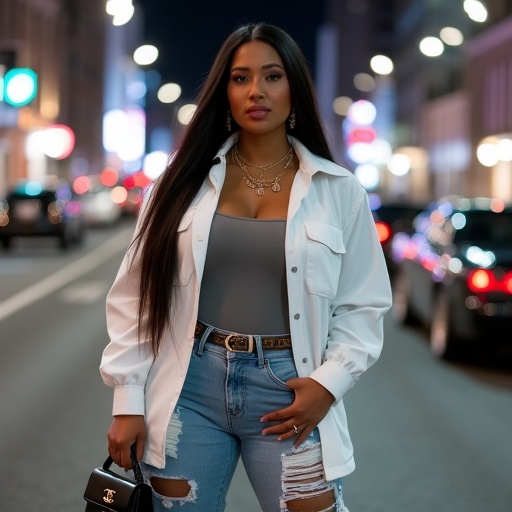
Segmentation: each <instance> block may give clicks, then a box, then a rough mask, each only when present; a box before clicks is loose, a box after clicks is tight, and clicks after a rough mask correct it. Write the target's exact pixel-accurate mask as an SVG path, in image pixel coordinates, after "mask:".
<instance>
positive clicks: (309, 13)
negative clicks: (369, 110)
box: [137, 0, 324, 99]
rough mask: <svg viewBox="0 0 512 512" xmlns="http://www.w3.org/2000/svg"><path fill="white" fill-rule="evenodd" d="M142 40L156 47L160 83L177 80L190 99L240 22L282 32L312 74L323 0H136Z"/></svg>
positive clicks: (183, 93)
mask: <svg viewBox="0 0 512 512" xmlns="http://www.w3.org/2000/svg"><path fill="white" fill-rule="evenodd" d="M137 3H138V5H140V6H142V8H143V9H144V18H145V23H144V25H145V39H144V43H145V44H153V45H155V46H156V47H157V48H158V49H159V57H158V60H157V62H155V64H154V65H153V67H154V68H155V69H157V70H158V71H159V72H160V74H161V76H162V83H165V82H176V83H178V84H179V85H180V86H181V87H182V98H183V97H186V98H190V99H192V98H194V97H195V95H196V93H197V90H198V88H199V86H200V84H201V82H202V80H203V79H204V78H205V76H206V74H207V73H208V71H209V68H210V66H211V65H212V63H213V59H214V57H215V55H216V53H217V50H218V49H219V47H220V45H221V44H222V42H223V41H224V39H225V38H226V37H227V35H229V33H230V32H232V30H234V29H235V28H237V27H238V26H239V25H241V24H243V23H248V22H266V23H271V24H273V25H277V26H279V27H281V28H283V29H284V30H286V31H287V32H288V33H289V34H290V35H291V36H292V37H293V38H294V39H295V40H296V41H297V43H298V44H299V46H300V47H301V48H302V50H303V52H304V54H305V56H306V59H307V60H308V62H309V63H310V66H311V72H312V74H313V77H314V66H315V52H316V49H315V45H316V31H317V28H318V26H319V25H321V24H322V23H323V22H324V0H316V1H314V0H295V1H293V0H292V1H282V0H256V1H253V2H248V1H244V0H237V1H235V0H218V1H215V0H138V2H137Z"/></svg>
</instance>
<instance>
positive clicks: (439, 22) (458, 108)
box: [316, 0, 512, 200]
mask: <svg viewBox="0 0 512 512" xmlns="http://www.w3.org/2000/svg"><path fill="white" fill-rule="evenodd" d="M471 8H476V9H479V10H478V12H477V16H473V17H472V16H470V15H469V11H470V10H471ZM325 12H326V23H325V24H324V26H323V27H322V28H321V30H320V32H319V38H318V53H319V58H318V62H319V64H318V67H317V77H316V81H317V84H318V87H319V92H320V95H321V108H322V115H323V117H324V119H325V121H326V125H327V127H328V131H329V133H330V134H331V143H332V145H333V147H334V148H335V151H336V152H337V155H336V156H338V158H342V159H344V160H345V161H348V164H349V165H350V166H351V168H352V169H354V170H357V169H358V167H359V164H361V162H358V161H354V160H351V159H350V153H349V151H348V150H349V149H350V148H349V147H348V146H349V145H350V143H351V142H353V141H351V140H349V139H348V138H347V124H349V123H348V122H347V118H346V115H347V113H346V112H343V110H341V111H338V113H335V112H334V110H335V109H334V108H333V104H335V102H336V101H338V100H340V99H341V100H343V101H344V102H345V104H346V105H349V104H350V102H352V103H353V102H357V101H358V100H361V99H363V100H369V101H371V102H372V103H373V104H374V105H375V106H376V107H377V118H376V120H375V122H374V126H373V127H372V128H375V132H376V134H377V137H379V138H383V139H385V141H386V142H387V143H389V145H390V148H391V150H392V155H391V158H392V157H394V156H396V155H398V156H402V157H404V158H406V159H407V160H408V162H409V169H408V170H407V172H403V173H396V174H395V173H393V172H390V166H389V165H388V164H384V163H383V161H380V162H377V163H375V165H376V166H377V167H378V169H379V181H378V183H377V182H376V183H377V184H375V185H374V187H373V188H372V187H370V190H373V191H375V192H378V193H379V194H380V195H382V196H388V197H401V196H406V197H408V198H409V199H417V200H429V199H433V198H435V197H439V196H441V195H447V194H468V195H493V196H497V197H501V198H503V199H505V200H512V163H511V160H512V149H511V146H512V101H511V98H512V1H511V0H481V1H476V0H475V1H472V2H468V1H464V0H453V1H436V2H433V1H430V0H390V1H384V2H379V1H377V0H327V1H326V10H325ZM484 12H485V13H486V16H483V14H482V13H484ZM473 14H474V13H473ZM479 16H480V19H478V18H479ZM475 18H476V21H475ZM443 29H445V30H443ZM430 37H433V38H436V39H437V41H434V43H436V44H440V45H441V47H442V51H441V52H440V53H438V54H436V53H435V52H432V54H431V55H428V54H426V53H424V52H423V50H421V51H420V43H421V42H422V41H423V40H424V39H425V38H430ZM457 39H458V40H457ZM377 54H383V55H386V56H388V57H390V58H391V59H392V61H393V65H394V69H393V72H392V73H391V74H390V75H388V76H380V75H378V74H376V73H375V72H373V70H371V69H370V60H371V58H372V56H374V55H377ZM361 75H363V76H365V75H371V76H373V78H374V79H375V83H374V84H373V85H372V84H371V83H370V84H369V86H368V81H366V86H367V87H362V85H363V86H364V85H365V81H361V80H359V81H358V80H357V77H358V76H359V78H361ZM347 102H348V103H347ZM368 147H370V146H368ZM369 153H370V151H368V152H367V154H369ZM390 160H391V159H390ZM368 164H372V165H373V164H374V162H368ZM363 167H364V172H372V171H371V165H363Z"/></svg>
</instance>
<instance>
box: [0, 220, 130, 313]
mask: <svg viewBox="0 0 512 512" xmlns="http://www.w3.org/2000/svg"><path fill="white" fill-rule="evenodd" d="M132 234H133V228H127V229H125V230H124V231H121V232H120V233H118V234H117V235H116V236H115V237H114V238H111V239H110V240H108V241H107V242H105V243H104V244H103V245H100V246H99V247H97V248H96V249H94V251H92V252H90V253H88V254H86V255H85V256H83V257H82V258H80V259H79V260H76V261H74V262H73V263H71V264H70V265H68V266H67V267H64V268H61V269H60V270H58V271H57V272H55V273H54V274H51V275H49V276H48V277H46V278H44V279H43V280H42V281H39V282H38V283H35V284H34V285H32V286H29V287H28V288H25V289H24V290H22V291H20V292H18V293H16V294H15V295H13V296H12V297H10V298H8V299H6V300H4V301H3V302H0V322H1V321H2V320H4V319H5V318H7V317H8V316H10V315H13V314H14V313H17V312H18V311H19V310H20V309H23V308H25V307H27V306H29V305H30V304H33V303H34V302H37V301H38V300H39V299H42V298H43V297H45V296H46V295H49V294H50V293H53V292H54V291H56V290H58V289H59V288H62V287H63V286H65V285H67V284H68V283H70V282H72V281H73V280H75V279H77V278H78V277H80V276H83V275H84V274H87V272H90V271H91V270H93V269H95V268H97V267H99V266H100V265H101V264H102V263H104V262H105V261H107V260H108V259H109V258H111V257H112V256H114V255H115V254H118V253H119V252H120V251H122V250H123V249H126V248H127V243H128V242H129V238H128V237H129V236H131V235H132ZM127 240H128V242H127Z"/></svg>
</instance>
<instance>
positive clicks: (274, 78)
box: [267, 73, 282, 82]
mask: <svg viewBox="0 0 512 512" xmlns="http://www.w3.org/2000/svg"><path fill="white" fill-rule="evenodd" d="M281 77H282V75H281V74H280V73H271V74H270V75H268V76H267V80H270V81H272V82H276V81H277V80H279V79H280V78H281Z"/></svg>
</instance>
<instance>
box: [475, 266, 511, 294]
mask: <svg viewBox="0 0 512 512" xmlns="http://www.w3.org/2000/svg"><path fill="white" fill-rule="evenodd" d="M467 284H468V288H469V289H470V290H471V291H472V292H473V293H479V292H502V293H510V294H512V272H509V273H508V274H505V275H504V276H503V277H502V278H501V279H497V278H496V276H495V274H494V273H493V272H492V271H491V270H486V269H483V268H479V269H475V270H472V271H471V272H470V273H469V275H468V280H467Z"/></svg>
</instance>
